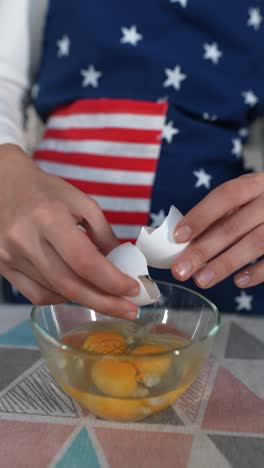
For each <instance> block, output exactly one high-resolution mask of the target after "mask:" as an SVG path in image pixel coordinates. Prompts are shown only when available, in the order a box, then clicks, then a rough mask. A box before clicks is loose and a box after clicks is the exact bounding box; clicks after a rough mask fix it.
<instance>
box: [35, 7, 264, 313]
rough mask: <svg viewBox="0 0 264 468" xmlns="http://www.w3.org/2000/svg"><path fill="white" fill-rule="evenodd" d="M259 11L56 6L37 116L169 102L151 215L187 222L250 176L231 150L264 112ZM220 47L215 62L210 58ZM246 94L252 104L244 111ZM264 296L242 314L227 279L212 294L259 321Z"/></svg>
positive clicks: (256, 295) (259, 293) (256, 292)
mask: <svg viewBox="0 0 264 468" xmlns="http://www.w3.org/2000/svg"><path fill="white" fill-rule="evenodd" d="M258 3H259V7H253V6H252V2H251V0H239V1H233V2H230V1H227V0H222V1H221V2H212V1H209V0H196V1H191V0H175V1H172V0H155V1H153V0H144V1H142V0H133V1H127V2H124V1H123V0H111V1H109V0H97V1H96V2H87V0H75V1H74V2H72V1H71V0H50V7H49V12H48V17H47V21H46V30H45V39H44V44H43V55H42V61H41V64H40V69H39V74H38V77H37V83H38V86H39V93H38V95H37V97H36V99H35V106H36V109H37V111H38V112H39V114H40V115H41V117H42V118H43V120H45V119H47V118H48V116H49V115H50V114H52V112H54V111H55V110H56V109H57V108H59V107H61V106H64V105H67V104H69V103H71V102H74V101H75V100H78V99H82V98H97V97H98V98H99V97H111V98H132V99H144V100H157V99H160V98H164V97H166V98H167V99H168V102H169V111H168V118H167V122H168V123H169V122H171V123H172V125H173V127H174V128H175V129H177V130H178V134H175V135H174V136H173V137H172V139H171V141H168V140H167V141H166V139H164V142H163V144H162V150H161V157H160V161H159V165H158V171H157V176H156V181H155V185H154V190H153V198H152V207H151V211H152V213H158V212H159V211H160V210H164V211H165V212H168V209H169V207H170V205H171V204H175V205H176V206H177V207H178V208H179V209H180V210H181V211H182V212H183V213H186V212H187V211H188V210H189V209H190V208H191V207H192V206H194V205H195V204H196V203H197V202H198V201H199V200H201V199H202V198H203V197H204V196H206V195H207V193H208V192H209V190H211V189H213V188H215V187H217V186H218V185H219V184H221V183H223V182H225V181H227V180H230V179H232V178H235V177H239V176H240V175H242V174H244V173H245V172H246V171H245V169H244V167H243V163H242V159H241V157H239V156H240V154H239V150H236V146H235V145H236V144H238V145H240V143H241V142H242V140H244V139H245V134H243V135H242V134H241V127H243V128H247V127H248V125H249V124H250V123H251V122H252V121H253V120H254V119H256V117H258V116H260V115H263V112H264V86H263V83H264V60H263V57H264V22H263V21H261V13H262V15H264V2H263V1H260V0H259V1H258ZM252 8H255V10H257V12H256V11H255V13H254V14H252V11H251V10H250V9H252ZM256 17H257V22H256ZM254 18H255V20H254ZM258 20H259V23H258ZM254 21H255V22H254ZM133 25H135V26H136V31H137V32H138V33H139V34H141V35H142V37H141V38H140V40H138V41H137V43H136V45H132V44H129V43H123V42H122V41H121V38H122V37H123V33H122V28H124V27H125V28H131V26H133ZM65 35H67V36H68V37H69V39H70V53H69V54H68V55H66V56H62V57H59V56H58V45H57V41H58V40H60V39H61V38H62V37H63V36H65ZM214 43H215V44H216V46H215V47H216V51H218V57H216V58H215V59H214V58H212V57H211V59H210V57H209V58H206V48H208V46H209V47H212V46H213V44H214ZM219 54H220V55H219ZM89 65H93V66H94V67H95V69H96V70H97V71H100V72H101V73H102V76H101V77H100V78H99V79H98V86H97V87H93V86H87V87H84V86H82V80H83V77H82V76H81V70H83V69H87V68H88V67H89ZM177 66H178V67H179V71H180V73H182V74H183V75H185V77H184V78H185V79H182V80H181V81H180V83H179V89H175V87H173V86H171V85H169V86H165V84H166V82H167V81H168V74H169V73H170V71H172V70H175V67H177ZM248 92H251V97H252V93H253V98H254V96H255V98H256V102H255V103H254V102H253V103H252V101H251V103H250V102H247V98H246V95H245V93H248ZM201 170H202V171H204V172H205V173H206V174H208V175H209V176H210V181H209V184H208V186H206V184H205V183H203V184H201V185H200V186H199V184H198V176H197V171H198V173H200V171H201ZM159 277H162V278H163V279H165V278H166V279H168V278H169V273H167V272H165V273H164V272H162V273H160V272H159ZM191 284H192V283H191ZM192 286H193V287H194V288H195V286H194V285H193V284H192ZM195 289H196V288H195ZM263 293H264V286H263V285H261V286H259V287H257V288H254V289H252V290H250V289H249V290H247V291H246V294H248V295H250V296H251V297H252V299H250V301H249V302H250V307H249V306H248V307H246V306H245V307H241V306H239V305H238V301H237V300H236V297H238V296H240V291H239V290H238V288H236V287H235V286H234V284H233V282H232V279H231V278H230V279H228V280H226V281H225V282H223V283H221V284H220V285H218V286H217V287H215V288H212V289H210V290H208V291H206V295H207V296H208V297H209V298H211V299H212V300H214V301H215V302H216V304H217V305H218V306H219V308H220V310H223V311H234V310H237V311H238V312H241V313H243V312H245V313H247V312H254V313H263V312H264V310H263V306H262V299H263V297H264V294H263Z"/></svg>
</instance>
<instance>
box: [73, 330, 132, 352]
mask: <svg viewBox="0 0 264 468" xmlns="http://www.w3.org/2000/svg"><path fill="white" fill-rule="evenodd" d="M126 347H127V343H126V340H125V338H124V337H123V336H122V335H119V334H118V333H114V332H97V333H93V334H92V335H90V336H88V338H87V339H86V340H85V342H84V344H83V346H82V349H84V350H85V351H92V352H95V353H100V354H123V353H124V352H125V350H126Z"/></svg>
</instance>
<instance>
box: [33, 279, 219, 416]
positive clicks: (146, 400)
mask: <svg viewBox="0 0 264 468" xmlns="http://www.w3.org/2000/svg"><path fill="white" fill-rule="evenodd" d="M158 286H159V288H160V291H161V298H160V301H159V303H158V304H157V306H156V309H155V313H154V314H153V305H151V306H145V307H142V308H140V309H139V316H138V319H137V320H136V321H135V322H127V321H125V320H120V319H117V318H111V317H106V316H104V315H102V314H99V313H97V312H95V311H94V310H91V309H88V308H85V307H82V306H79V305H78V304H73V303H69V304H60V305H55V306H53V305H50V306H36V307H34V308H33V309H32V314H31V318H32V322H33V329H34V332H35V336H36V339H37V341H38V344H39V347H40V350H41V353H42V355H43V357H44V358H45V360H46V363H47V366H48V368H49V370H50V372H51V374H52V375H53V377H54V379H55V380H56V382H57V383H58V384H59V385H60V386H61V387H62V388H63V390H64V391H65V392H66V393H67V394H68V395H70V396H71V397H72V398H73V399H74V400H76V401H77V402H79V403H80V404H81V405H82V406H84V407H86V408H88V409H89V410H90V411H91V412H92V413H93V414H95V415H97V416H99V417H101V418H104V419H110V420H124V421H137V420H140V419H143V418H145V417H147V416H149V415H151V414H153V413H156V412H158V411H161V410H162V409H164V408H166V407H167V406H169V405H171V404H172V403H173V402H175V401H176V400H177V398H178V397H179V396H180V395H181V394H182V393H183V392H184V391H186V389H187V388H188V387H189V386H190V384H191V383H192V382H193V380H194V379H195V378H196V377H197V375H198V374H199V372H200V370H201V368H202V367H203V364H204V362H205V360H206V359H207V357H208V355H209V353H210V351H211V349H212V345H213V341H214V337H215V335H216V334H217V332H218V329H219V326H220V315H219V312H218V310H217V308H216V306H215V305H214V304H212V303H211V302H210V301H208V300H207V299H206V298H204V297H203V296H201V295H199V294H197V293H195V292H193V291H191V290H189V289H187V288H184V287H182V286H178V285H173V284H168V283H158ZM146 324H147V333H146V328H144V329H143V328H142V327H143V326H144V327H146ZM73 331H74V336H73V334H72V332H73ZM143 331H144V334H142V332H143ZM98 332H100V333H101V332H104V333H105V332H106V333H109V332H110V333H113V332H114V333H119V334H120V333H121V335H122V340H123V342H125V344H126V346H127V348H126V351H124V348H123V349H122V351H121V352H120V353H119V351H120V350H119V351H118V353H117V354H116V353H115V352H113V351H112V348H109V347H108V348H107V347H106V348H104V350H103V351H104V352H101V353H98V349H96V351H97V352H94V348H88V350H84V349H80V346H82V345H83V344H84V342H85V340H86V338H87V336H88V335H89V334H90V336H92V335H94V334H95V333H98ZM100 336H101V335H100ZM107 336H108V335H107ZM123 337H124V338H123ZM62 339H63V340H64V342H62V341H61V340H62ZM131 341H132V345H131ZM133 342H134V345H133ZM135 346H136V348H137V350H135V349H134V348H135ZM109 350H110V351H111V353H110V352H109Z"/></svg>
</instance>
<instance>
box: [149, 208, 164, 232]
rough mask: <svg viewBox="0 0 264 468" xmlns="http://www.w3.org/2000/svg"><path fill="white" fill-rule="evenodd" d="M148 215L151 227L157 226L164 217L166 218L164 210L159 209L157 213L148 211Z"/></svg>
mask: <svg viewBox="0 0 264 468" xmlns="http://www.w3.org/2000/svg"><path fill="white" fill-rule="evenodd" d="M150 217H151V219H152V221H151V227H153V228H157V227H159V226H160V225H161V224H162V223H163V221H164V219H165V218H166V215H165V211H164V210H159V212H158V213H150Z"/></svg>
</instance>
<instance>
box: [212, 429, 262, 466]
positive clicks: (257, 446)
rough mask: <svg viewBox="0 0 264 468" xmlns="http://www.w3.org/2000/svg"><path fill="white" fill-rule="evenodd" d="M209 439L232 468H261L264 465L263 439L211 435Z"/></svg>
mask: <svg viewBox="0 0 264 468" xmlns="http://www.w3.org/2000/svg"><path fill="white" fill-rule="evenodd" d="M209 438H210V439H211V440H212V441H213V443H214V444H215V446H216V447H217V448H218V450H219V451H220V452H221V453H222V454H223V455H224V456H225V458H226V459H227V460H228V461H229V462H230V464H231V465H232V467H233V468H261V467H263V464H264V439H263V438H262V437H261V438H260V437H259V438H257V437H240V436H226V435H224V436H223V435H218V434H211V435H209Z"/></svg>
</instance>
